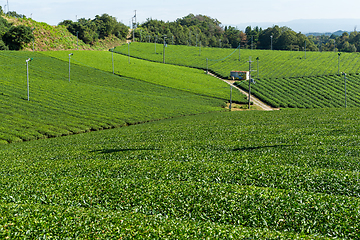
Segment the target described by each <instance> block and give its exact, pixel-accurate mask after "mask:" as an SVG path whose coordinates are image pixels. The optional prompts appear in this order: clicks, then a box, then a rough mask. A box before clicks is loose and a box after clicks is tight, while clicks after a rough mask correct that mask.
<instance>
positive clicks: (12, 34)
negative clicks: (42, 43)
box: [2, 25, 34, 50]
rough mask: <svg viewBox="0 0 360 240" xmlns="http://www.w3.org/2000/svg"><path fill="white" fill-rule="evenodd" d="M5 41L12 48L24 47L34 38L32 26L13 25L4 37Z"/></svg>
mask: <svg viewBox="0 0 360 240" xmlns="http://www.w3.org/2000/svg"><path fill="white" fill-rule="evenodd" d="M2 39H3V41H4V43H5V44H6V45H7V46H9V49H10V50H20V49H23V47H24V45H25V44H27V43H30V42H31V41H32V40H33V39H34V35H33V34H32V31H31V29H30V27H27V26H24V25H19V26H12V27H11V28H10V29H9V30H8V31H7V32H6V33H5V34H4V36H3V37H2Z"/></svg>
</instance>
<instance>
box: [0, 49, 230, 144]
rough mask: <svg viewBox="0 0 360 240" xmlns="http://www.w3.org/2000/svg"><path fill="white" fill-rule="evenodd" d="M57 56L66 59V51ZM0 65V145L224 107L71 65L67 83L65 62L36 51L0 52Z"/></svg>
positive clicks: (220, 102)
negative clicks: (28, 60)
mask: <svg viewBox="0 0 360 240" xmlns="http://www.w3.org/2000/svg"><path fill="white" fill-rule="evenodd" d="M88 52H90V51H88ZM96 52H100V51H96ZM63 53H64V54H65V55H66V56H68V53H69V52H63ZM104 53H107V54H108V55H109V56H111V54H110V53H109V52H104ZM28 58H33V61H31V62H29V100H30V101H28V91H27V75H26V64H25V60H26V59H28ZM124 59H125V61H126V60H127V59H126V58H125V57H124ZM110 63H111V62H110ZM0 65H1V66H2V70H1V71H0V86H1V88H0V104H1V108H0V119H1V122H0V143H12V142H19V141H27V140H34V139H39V138H47V137H57V136H63V135H69V134H74V133H82V132H86V131H93V130H99V129H105V128H114V127H119V126H125V125H130V124H136V123H140V122H146V121H154V120H158V119H165V118H172V117H177V116H183V115H191V114H199V113H205V112H212V111H221V107H222V106H223V105H224V100H222V99H219V98H216V97H211V96H204V95H199V94H194V93H191V92H187V91H182V90H177V89H174V88H169V87H164V86H160V85H158V84H153V83H147V82H145V81H141V80H137V79H134V78H123V77H119V76H117V75H113V74H110V73H107V72H104V71H101V70H98V69H94V68H92V67H86V66H80V65H76V64H72V65H71V75H70V78H69V64H68V62H67V61H61V60H58V59H55V58H53V57H48V56H46V55H44V54H42V53H40V52H26V51H20V52H14V51H2V52H0Z"/></svg>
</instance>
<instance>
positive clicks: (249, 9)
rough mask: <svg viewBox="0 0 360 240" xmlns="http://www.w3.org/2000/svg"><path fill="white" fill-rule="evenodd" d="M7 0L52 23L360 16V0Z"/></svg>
mask: <svg viewBox="0 0 360 240" xmlns="http://www.w3.org/2000/svg"><path fill="white" fill-rule="evenodd" d="M7 2H8V3H9V9H10V11H16V12H18V13H21V14H25V15H26V16H27V17H30V16H32V18H33V19H34V20H36V21H40V22H46V23H48V24H51V25H57V24H58V23H59V22H61V21H63V20H68V19H70V20H73V21H76V17H77V18H94V17H95V15H97V14H98V15H101V14H103V13H108V14H109V15H111V16H114V17H116V18H117V19H118V21H121V22H123V23H124V24H126V25H129V21H131V18H132V16H133V15H134V10H137V16H138V22H140V23H141V22H144V21H145V20H146V19H147V18H153V19H159V20H164V21H174V20H176V19H177V18H181V17H183V16H186V15H188V14H189V13H193V14H195V15H196V14H203V15H207V16H210V17H212V18H216V19H218V20H219V21H220V22H222V23H223V24H224V25H237V24H240V23H248V22H252V23H254V22H272V23H274V22H275V23H276V22H286V21H290V20H294V19H334V18H356V19H360V11H359V9H360V1H359V0H342V1H338V0H336V1H335V0H301V1H299V0H256V1H249V0H248V1H243V0H220V1H211V0H196V1H194V0H193V1H191V0H181V1H169V0H137V1H134V0H132V1H130V0H129V1H123V0H120V1H119V0H117V1H115V0H101V1H100V0H73V1H69V0H46V1H45V0H31V1H29V0H18V1H15V0H0V5H1V6H2V7H3V8H4V6H5V5H6V4H7ZM359 27H360V26H359Z"/></svg>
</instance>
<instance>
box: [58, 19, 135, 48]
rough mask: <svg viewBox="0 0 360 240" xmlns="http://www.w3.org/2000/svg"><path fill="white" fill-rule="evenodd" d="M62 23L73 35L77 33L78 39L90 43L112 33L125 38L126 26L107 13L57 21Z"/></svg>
mask: <svg viewBox="0 0 360 240" xmlns="http://www.w3.org/2000/svg"><path fill="white" fill-rule="evenodd" d="M59 25H64V26H66V28H67V29H68V30H69V32H71V33H72V34H73V35H75V36H76V34H77V33H78V36H79V39H81V40H82V41H83V42H84V43H87V44H92V43H94V42H95V41H96V40H98V39H104V38H106V37H108V36H110V35H114V36H116V37H117V38H119V39H125V38H126V36H127V34H128V27H126V26H125V25H124V24H122V23H119V22H117V21H116V18H115V17H112V16H110V15H108V14H103V15H101V16H99V15H96V16H95V19H93V20H91V19H85V18H81V19H79V20H78V21H77V22H73V21H71V20H65V21H62V22H60V23H59Z"/></svg>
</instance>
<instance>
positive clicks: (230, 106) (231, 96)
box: [229, 84, 233, 110]
mask: <svg viewBox="0 0 360 240" xmlns="http://www.w3.org/2000/svg"><path fill="white" fill-rule="evenodd" d="M232 87H233V86H232V85H231V84H230V105H229V109H230V110H231V104H232Z"/></svg>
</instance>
